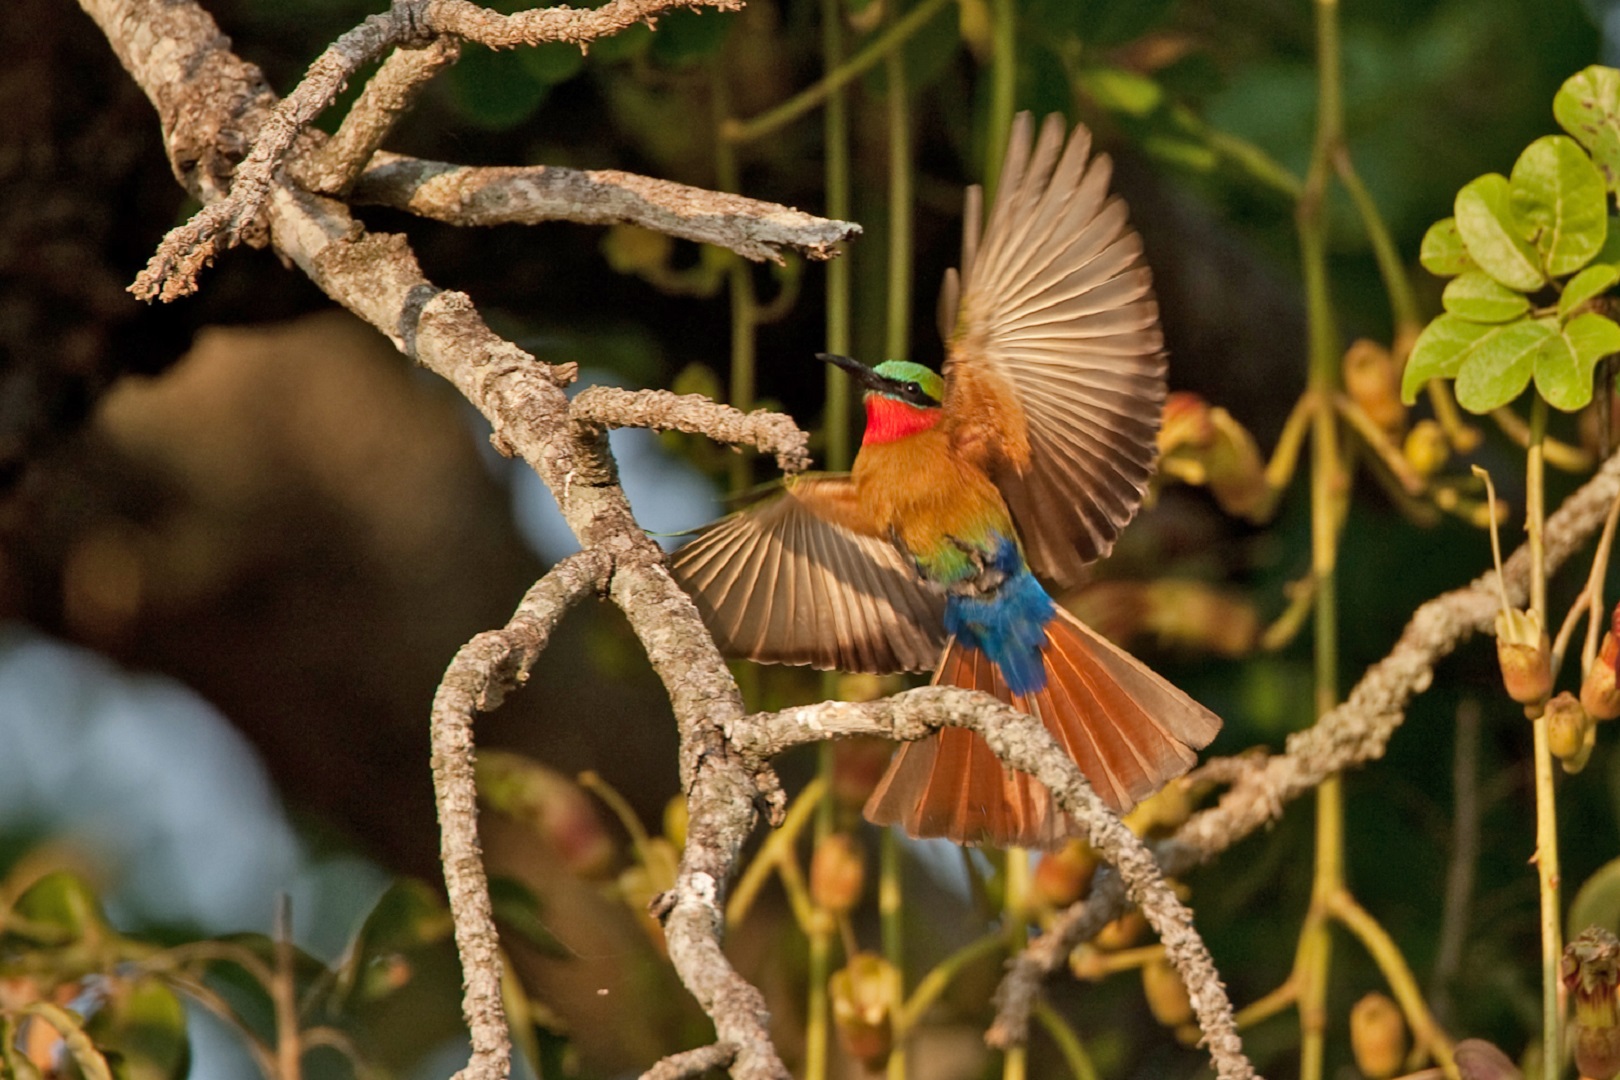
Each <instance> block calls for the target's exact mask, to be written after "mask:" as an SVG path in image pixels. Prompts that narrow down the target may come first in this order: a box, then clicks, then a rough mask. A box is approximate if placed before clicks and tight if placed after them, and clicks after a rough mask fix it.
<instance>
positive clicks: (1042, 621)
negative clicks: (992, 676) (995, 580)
mask: <svg viewBox="0 0 1620 1080" xmlns="http://www.w3.org/2000/svg"><path fill="white" fill-rule="evenodd" d="M997 539H998V540H999V541H1000V542H999V543H998V544H997V546H996V552H995V556H994V558H993V559H992V560H991V564H990V565H991V566H993V567H994V568H995V569H997V570H1000V571H1002V572H1003V573H1005V574H1006V575H1007V580H1006V581H1005V582H1004V583H1003V584H1002V586H1001V587H1000V588H999V589H997V590H996V592H995V593H994V594H993V595H991V596H989V597H986V598H984V599H977V598H974V597H970V596H958V595H955V594H952V595H950V596H947V597H946V599H945V629H946V630H947V631H949V632H950V633H952V634H955V635H956V637H957V640H958V641H961V642H962V643H963V644H965V645H971V646H973V647H974V648H976V649H978V650H980V651H981V652H983V653H984V654H985V655H986V656H988V657H989V658H990V659H991V661H992V662H993V663H994V664H995V665H996V667H998V668H1000V669H1001V677H1002V678H1003V679H1005V680H1006V682H1007V688H1008V689H1009V690H1011V691H1012V692H1013V693H1015V694H1033V693H1035V692H1036V691H1039V690H1042V689H1044V688H1045V686H1046V664H1045V661H1044V660H1042V658H1041V646H1043V645H1045V644H1046V624H1047V623H1049V622H1051V621H1052V615H1053V612H1054V609H1055V606H1056V605H1054V604H1053V602H1052V598H1051V597H1050V596H1048V595H1047V594H1046V590H1045V589H1043V588H1041V583H1040V582H1038V581H1036V580H1035V576H1034V575H1033V574H1031V573H1030V572H1029V568H1028V567H1026V566H1025V565H1024V559H1023V556H1022V555H1021V554H1020V553H1019V551H1018V545H1017V544H1016V543H1015V542H1013V541H1012V540H1011V539H1009V538H1007V537H1004V536H1003V537H998V538H997Z"/></svg>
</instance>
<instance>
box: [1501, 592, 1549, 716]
mask: <svg viewBox="0 0 1620 1080" xmlns="http://www.w3.org/2000/svg"><path fill="white" fill-rule="evenodd" d="M1496 659H1497V661H1498V662H1499V663H1500V664H1501V665H1502V685H1503V686H1504V687H1505V688H1506V689H1507V692H1508V697H1510V698H1512V699H1513V700H1514V701H1517V702H1518V703H1519V704H1521V705H1535V704H1538V703H1539V702H1542V701H1545V700H1546V698H1547V695H1548V694H1550V693H1551V692H1552V642H1551V641H1549V640H1548V638H1547V633H1546V631H1545V630H1543V629H1542V628H1541V617H1540V616H1539V615H1537V614H1536V613H1535V612H1534V611H1513V610H1507V611H1503V612H1502V613H1501V614H1500V615H1498V616H1497V617H1496Z"/></svg>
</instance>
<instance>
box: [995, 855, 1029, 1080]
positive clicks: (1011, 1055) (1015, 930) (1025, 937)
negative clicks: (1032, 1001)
mask: <svg viewBox="0 0 1620 1080" xmlns="http://www.w3.org/2000/svg"><path fill="white" fill-rule="evenodd" d="M1031 878H1032V874H1031V872H1030V867H1029V852H1028V851H1026V850H1025V849H1023V848H1019V847H1014V848H1008V849H1007V887H1006V890H1005V895H1004V896H1003V898H1002V903H1001V907H1002V911H1003V912H1004V913H1005V918H1006V927H1007V951H1008V952H1009V953H1011V954H1012V955H1014V956H1017V955H1018V954H1019V953H1020V952H1022V951H1023V950H1024V946H1025V945H1027V944H1029V890H1030V885H1031V884H1032V881H1031ZM1028 1071H1029V1048H1028V1047H1027V1046H1025V1045H1023V1044H1019V1045H1017V1046H1012V1047H1008V1049H1007V1053H1006V1056H1005V1057H1003V1058H1002V1061H1001V1077H1002V1080H1024V1077H1025V1076H1026V1075H1027V1074H1028Z"/></svg>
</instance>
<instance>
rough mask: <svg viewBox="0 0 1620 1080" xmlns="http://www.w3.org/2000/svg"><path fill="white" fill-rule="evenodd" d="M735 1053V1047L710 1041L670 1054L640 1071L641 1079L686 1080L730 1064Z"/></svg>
mask: <svg viewBox="0 0 1620 1080" xmlns="http://www.w3.org/2000/svg"><path fill="white" fill-rule="evenodd" d="M736 1053H737V1052H736V1050H735V1048H733V1047H730V1046H727V1045H726V1044H725V1043H711V1044H710V1045H708V1046H700V1047H698V1048H697V1049H696V1050H687V1051H684V1052H682V1053H679V1054H671V1055H670V1056H669V1057H667V1058H665V1059H664V1060H663V1061H660V1062H659V1063H658V1064H657V1065H654V1066H653V1067H652V1068H650V1069H648V1070H647V1071H646V1072H644V1073H642V1074H641V1080H687V1078H688V1077H693V1076H704V1075H707V1074H708V1073H709V1072H710V1071H712V1070H714V1069H723V1068H725V1067H726V1066H727V1065H729V1064H731V1059H732V1058H733V1057H735V1056H736Z"/></svg>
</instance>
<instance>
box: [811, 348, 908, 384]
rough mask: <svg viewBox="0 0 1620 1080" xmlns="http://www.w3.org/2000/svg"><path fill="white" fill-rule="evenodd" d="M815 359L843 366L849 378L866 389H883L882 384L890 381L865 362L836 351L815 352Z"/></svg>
mask: <svg viewBox="0 0 1620 1080" xmlns="http://www.w3.org/2000/svg"><path fill="white" fill-rule="evenodd" d="M816 359H817V360H820V361H822V362H823V363H827V364H831V365H833V366H834V367H840V368H843V369H844V370H845V371H847V372H849V377H850V378H852V379H854V380H855V381H856V382H857V383H859V384H860V385H861V386H864V387H866V388H867V389H868V390H880V389H885V387H884V385H883V384H885V383H888V382H890V381H891V380H889V379H885V378H884V377H883V376H881V375H879V374H878V373H877V372H875V371H873V370H872V369H871V368H869V367H867V366H866V365H865V364H863V363H861V362H860V361H859V360H856V359H855V358H854V357H851V356H840V355H839V354H838V353H826V352H818V353H816Z"/></svg>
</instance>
